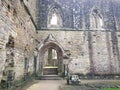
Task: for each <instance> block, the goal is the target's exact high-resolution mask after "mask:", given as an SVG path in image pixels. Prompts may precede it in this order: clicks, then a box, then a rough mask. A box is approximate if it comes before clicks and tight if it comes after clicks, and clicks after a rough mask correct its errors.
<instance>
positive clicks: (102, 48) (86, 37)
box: [37, 30, 120, 74]
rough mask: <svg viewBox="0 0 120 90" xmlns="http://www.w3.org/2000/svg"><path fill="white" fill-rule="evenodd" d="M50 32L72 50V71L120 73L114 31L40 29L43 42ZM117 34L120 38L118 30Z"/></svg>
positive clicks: (63, 45)
mask: <svg viewBox="0 0 120 90" xmlns="http://www.w3.org/2000/svg"><path fill="white" fill-rule="evenodd" d="M49 34H52V35H53V36H54V37H55V39H56V40H57V41H58V43H59V44H60V45H61V46H62V47H63V49H64V50H70V52H71V58H72V61H71V62H70V63H69V70H70V72H71V73H81V74H87V73H95V74H120V68H119V65H120V61H119V59H118V58H117V57H118V56H117V55H115V54H114V48H113V45H114V44H113V42H112V36H111V34H112V32H109V31H100V30H96V31H92V30H91V31H87V30H84V31H74V30H71V31H64V30H60V31H59V30H45V31H38V34H37V37H38V40H39V41H40V43H41V44H42V43H43V41H44V40H45V39H46V37H47V36H48V35H49ZM116 34H117V38H118V40H120V36H119V34H120V33H119V32H116ZM118 44H120V41H118ZM119 51H120V47H119Z"/></svg>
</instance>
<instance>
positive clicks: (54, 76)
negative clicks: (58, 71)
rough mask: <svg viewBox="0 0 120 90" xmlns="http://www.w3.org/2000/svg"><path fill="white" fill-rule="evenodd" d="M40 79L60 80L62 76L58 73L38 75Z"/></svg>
mask: <svg viewBox="0 0 120 90" xmlns="http://www.w3.org/2000/svg"><path fill="white" fill-rule="evenodd" d="M40 79H41V80H62V79H63V78H62V77H59V76H58V75H43V76H40Z"/></svg>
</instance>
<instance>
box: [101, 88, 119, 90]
mask: <svg viewBox="0 0 120 90" xmlns="http://www.w3.org/2000/svg"><path fill="white" fill-rule="evenodd" d="M101 90H120V88H104V89H101Z"/></svg>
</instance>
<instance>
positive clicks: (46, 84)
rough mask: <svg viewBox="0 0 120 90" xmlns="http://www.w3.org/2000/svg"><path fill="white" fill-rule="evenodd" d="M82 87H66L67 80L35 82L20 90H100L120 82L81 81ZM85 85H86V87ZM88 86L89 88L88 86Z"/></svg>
mask: <svg viewBox="0 0 120 90" xmlns="http://www.w3.org/2000/svg"><path fill="white" fill-rule="evenodd" d="M81 84H82V86H81V85H80V86H73V85H72V86H71V85H66V80H35V81H34V82H30V83H29V84H28V85H26V86H25V87H24V88H21V89H20V90H60V89H59V88H61V90H98V89H94V88H96V87H97V88H99V87H113V86H116V85H117V84H118V86H120V81H119V80H81ZM84 84H85V85H84ZM86 85H87V86H86Z"/></svg>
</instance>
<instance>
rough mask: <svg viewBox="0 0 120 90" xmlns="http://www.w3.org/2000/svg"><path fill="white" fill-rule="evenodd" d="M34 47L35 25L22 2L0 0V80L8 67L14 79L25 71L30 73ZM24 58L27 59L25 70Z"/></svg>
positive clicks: (31, 71)
mask: <svg viewBox="0 0 120 90" xmlns="http://www.w3.org/2000/svg"><path fill="white" fill-rule="evenodd" d="M10 37H12V42H11V40H10ZM11 45H13V46H11ZM34 48H35V27H34V25H33V23H32V21H31V19H30V16H29V15H28V14H27V13H26V11H25V8H24V6H23V4H22V3H21V2H20V0H0V80H1V79H3V78H4V76H7V74H6V72H7V71H8V70H9V69H10V70H12V71H13V72H14V73H15V79H21V78H23V77H24V75H25V73H31V74H32V73H33V70H34V68H33V63H34V62H33V60H34V54H33V50H34ZM10 55H11V59H12V60H9V56H10ZM25 58H27V59H28V61H29V62H28V64H27V65H28V71H27V72H26V71H25ZM10 61H12V66H11V63H10ZM3 73H4V75H3Z"/></svg>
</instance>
